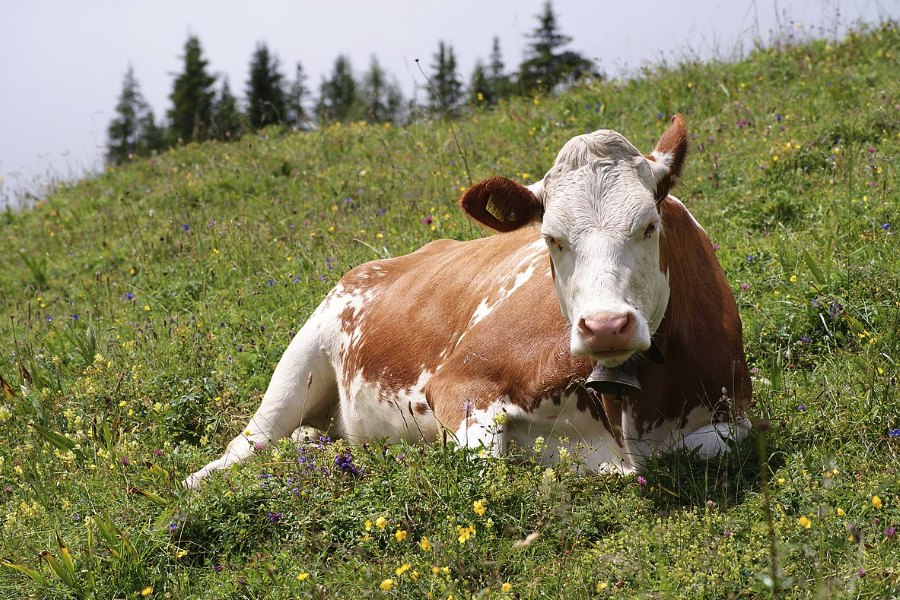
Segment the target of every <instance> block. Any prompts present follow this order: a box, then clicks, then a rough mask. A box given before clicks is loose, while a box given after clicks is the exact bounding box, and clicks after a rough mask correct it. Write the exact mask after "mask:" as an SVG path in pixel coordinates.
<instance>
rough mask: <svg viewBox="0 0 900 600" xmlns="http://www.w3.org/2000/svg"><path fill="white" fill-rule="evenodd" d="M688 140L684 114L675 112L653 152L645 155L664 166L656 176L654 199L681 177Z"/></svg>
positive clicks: (662, 194) (664, 194)
mask: <svg viewBox="0 0 900 600" xmlns="http://www.w3.org/2000/svg"><path fill="white" fill-rule="evenodd" d="M687 149H688V140H687V130H686V129H685V127H684V115H682V114H676V115H675V116H673V117H672V123H671V124H670V125H669V128H668V129H666V132H665V133H664V134H663V136H662V137H661V138H659V142H657V143H656V148H654V150H653V152H651V153H650V154H649V155H647V159H648V160H652V161H654V162H656V163H658V164H660V165H662V166H664V167H665V168H666V170H665V171H663V172H661V175H660V176H659V177H658V182H657V188H656V199H657V200H658V201H659V200H662V199H664V198H665V197H666V196H667V195H668V194H669V190H670V189H672V187H673V186H674V185H675V184H676V183H678V180H679V178H680V177H681V170H682V168H683V167H684V157H685V156H686V155H687Z"/></svg>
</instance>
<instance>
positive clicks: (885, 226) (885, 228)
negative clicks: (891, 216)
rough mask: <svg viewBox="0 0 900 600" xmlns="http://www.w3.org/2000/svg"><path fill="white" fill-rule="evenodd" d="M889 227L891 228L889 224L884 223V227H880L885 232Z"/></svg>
mask: <svg viewBox="0 0 900 600" xmlns="http://www.w3.org/2000/svg"><path fill="white" fill-rule="evenodd" d="M890 226H891V224H890V223H885V224H884V225H882V226H881V228H882V229H884V230H885V231H887V230H888V227H890Z"/></svg>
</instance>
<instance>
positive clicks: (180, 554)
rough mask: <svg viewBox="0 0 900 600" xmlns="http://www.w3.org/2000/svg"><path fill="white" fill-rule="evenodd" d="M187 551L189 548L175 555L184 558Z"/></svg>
mask: <svg viewBox="0 0 900 600" xmlns="http://www.w3.org/2000/svg"><path fill="white" fill-rule="evenodd" d="M187 553H188V551H187V550H179V551H178V554H176V555H175V556H177V557H178V558H184V557H185V556H187Z"/></svg>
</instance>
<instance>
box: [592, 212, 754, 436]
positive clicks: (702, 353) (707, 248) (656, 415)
mask: <svg viewBox="0 0 900 600" xmlns="http://www.w3.org/2000/svg"><path fill="white" fill-rule="evenodd" d="M660 213H661V218H662V222H663V230H662V231H663V233H662V236H661V237H660V268H661V269H663V272H665V271H666V270H668V273H669V290H670V291H669V306H668V308H667V309H666V314H665V317H664V318H663V320H662V324H661V325H660V327H659V330H658V331H657V334H656V336H655V338H654V339H655V340H656V343H657V345H658V346H659V349H660V350H661V351H662V354H663V356H665V358H666V361H665V363H664V364H662V365H657V364H654V363H653V362H651V361H649V360H648V361H642V362H641V363H640V364H639V365H638V378H639V379H640V381H641V385H642V386H643V392H642V393H641V394H640V395H639V396H634V397H633V398H630V399H629V400H628V405H629V406H630V407H632V408H633V410H634V412H635V417H636V420H637V427H638V431H639V432H641V433H643V432H645V431H647V430H648V429H650V428H652V427H655V426H658V425H660V424H661V423H662V422H663V421H672V422H683V420H684V418H685V417H686V416H687V415H688V414H689V413H690V412H691V410H693V409H694V408H696V407H697V406H700V405H703V406H704V407H706V408H707V409H708V410H710V411H712V412H713V413H714V415H715V418H716V419H717V420H718V421H719V422H729V421H731V420H732V419H734V418H735V416H736V415H739V414H743V412H744V410H745V409H746V407H747V406H748V405H749V404H751V402H752V383H751V381H750V374H749V371H748V369H747V362H746V358H745V356H744V347H743V338H742V331H741V320H740V315H739V314H738V310H737V305H736V304H735V301H734V296H733V294H732V293H731V288H730V286H729V285H728V281H727V280H726V279H725V274H724V273H723V272H722V268H721V267H720V266H719V263H718V261H717V260H716V256H715V253H714V251H713V249H712V244H711V243H710V241H709V238H708V237H707V236H706V233H705V232H704V231H703V230H702V229H701V228H700V227H698V226H697V224H696V223H695V222H694V220H693V219H692V218H691V215H690V214H689V213H688V211H687V209H686V208H684V206H682V205H681V204H680V203H679V202H677V201H675V200H673V199H671V198H667V199H666V200H664V201H663V202H661V203H660ZM723 388H724V389H725V390H726V394H725V396H727V397H728V398H729V400H728V401H724V402H720V398H721V397H722V396H723V394H722V389H723ZM604 399H606V398H605V397H604Z"/></svg>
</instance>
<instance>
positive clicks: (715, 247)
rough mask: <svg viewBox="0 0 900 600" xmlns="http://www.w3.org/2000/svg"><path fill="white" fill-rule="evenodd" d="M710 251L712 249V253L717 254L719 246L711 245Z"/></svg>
mask: <svg viewBox="0 0 900 600" xmlns="http://www.w3.org/2000/svg"><path fill="white" fill-rule="evenodd" d="M712 249H713V251H714V252H718V251H719V245H718V244H713V245H712Z"/></svg>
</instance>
